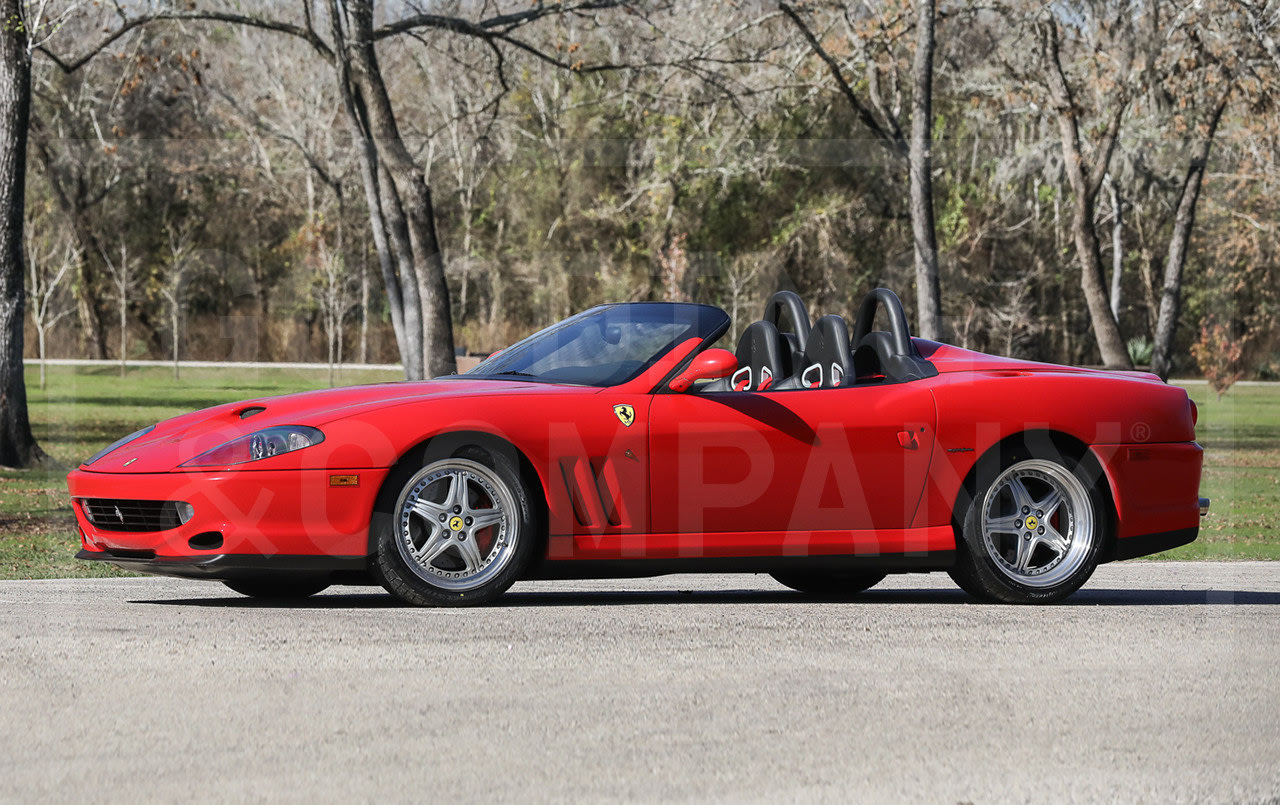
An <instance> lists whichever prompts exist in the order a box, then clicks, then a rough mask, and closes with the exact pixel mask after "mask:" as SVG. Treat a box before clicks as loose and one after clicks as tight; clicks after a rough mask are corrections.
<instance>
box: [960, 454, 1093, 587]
mask: <svg viewBox="0 0 1280 805" xmlns="http://www.w3.org/2000/svg"><path fill="white" fill-rule="evenodd" d="M1029 459H1040V460H1042V461H1051V462H1053V463H1055V464H1058V465H1059V466H1061V467H1063V468H1064V469H1066V470H1067V471H1068V472H1070V473H1071V474H1072V475H1074V476H1075V478H1076V479H1077V480H1078V481H1080V483H1081V484H1082V485H1083V486H1084V489H1085V493H1086V495H1087V498H1088V501H1089V505H1090V507H1091V508H1092V509H1093V526H1094V534H1093V544H1092V545H1090V546H1089V551H1088V553H1087V554H1086V555H1085V557H1084V560H1083V561H1082V562H1081V564H1080V567H1078V568H1077V569H1076V571H1075V572H1074V573H1072V574H1071V575H1070V576H1068V577H1067V578H1066V579H1064V580H1063V581H1061V582H1059V583H1058V584H1055V585H1052V586H1049V587H1032V586H1029V585H1026V584H1022V583H1019V582H1018V581H1017V580H1015V579H1013V578H1011V577H1009V576H1008V575H1007V574H1006V573H1004V571H1002V570H1001V569H1000V567H999V566H998V565H997V564H996V561H995V560H994V559H993V558H992V557H991V556H990V554H989V553H988V552H987V547H986V544H985V540H984V536H983V529H982V509H983V506H984V504H985V502H986V498H987V493H988V492H989V491H990V489H991V487H992V485H993V484H994V483H995V481H996V479H997V478H999V476H1000V475H1001V473H1003V472H1004V471H1005V470H1006V469H1008V468H1010V467H1012V466H1013V465H1014V464H1017V463H1019V462H1021V461H1026V460H1029ZM975 481H976V483H975V485H974V492H973V495H972V497H971V498H970V500H969V505H968V508H967V510H966V512H965V517H964V521H963V525H962V530H961V536H962V543H963V544H962V552H961V556H960V557H959V562H958V566H957V568H956V571H955V572H954V573H953V574H952V575H953V577H955V579H956V581H957V582H958V583H959V584H960V586H961V587H962V588H964V590H965V591H966V592H969V593H970V594H972V595H975V596H977V597H978V598H981V599H983V600H986V601H992V602H1000V603H1009V604H1048V603H1053V602H1055V601H1061V600H1062V599H1064V598H1066V597H1067V596H1069V595H1071V594H1072V593H1074V592H1075V591H1076V590H1078V589H1080V587H1081V586H1082V585H1083V584H1084V583H1085V582H1086V581H1088V580H1089V577H1090V576H1092V575H1093V571H1094V570H1095V569H1096V568H1097V566H1098V562H1099V560H1100V559H1101V557H1102V551H1103V548H1104V546H1105V545H1106V543H1107V542H1108V540H1109V539H1110V534H1111V523H1112V517H1111V506H1110V503H1109V501H1108V499H1107V497H1106V495H1105V494H1104V493H1103V492H1102V489H1101V483H1100V481H1101V473H1100V472H1098V471H1096V469H1095V468H1093V467H1091V466H1090V462H1087V461H1086V462H1080V461H1075V460H1073V459H1070V458H1067V457H1065V456H1063V454H1062V453H1061V452H1060V451H1058V450H1057V449H1054V448H1048V449H1046V448H1044V447H1040V448H1038V449H1033V448H1030V447H1027V446H1019V447H1016V448H1012V449H1005V450H1002V451H1000V452H999V453H998V454H997V455H995V456H993V457H988V458H985V459H983V461H982V462H980V464H979V467H978V470H977V473H976V476H975Z"/></svg>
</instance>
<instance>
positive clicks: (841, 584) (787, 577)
mask: <svg viewBox="0 0 1280 805" xmlns="http://www.w3.org/2000/svg"><path fill="white" fill-rule="evenodd" d="M769 575H770V576H773V578H774V580H775V581H777V582H778V583H779V584H782V585H784V586H786V587H790V588H791V589H793V590H798V591H800V592H802V593H808V594H809V595H817V596H823V597H836V596H845V595H855V594H857V593H860V592H862V591H863V590H868V589H870V588H872V587H874V586H876V585H877V584H879V583H880V582H882V581H884V578H885V576H887V575H888V574H887V573H876V572H872V571H858V570H851V571H827V572H822V571H816V572H814V571H792V572H780V573H770V574H769Z"/></svg>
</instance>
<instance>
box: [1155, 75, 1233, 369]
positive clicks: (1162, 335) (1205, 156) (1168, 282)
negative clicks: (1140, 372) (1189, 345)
mask: <svg viewBox="0 0 1280 805" xmlns="http://www.w3.org/2000/svg"><path fill="white" fill-rule="evenodd" d="M1230 97H1231V90H1230V89H1228V90H1227V91H1226V92H1225V93H1224V94H1223V96H1222V100H1220V101H1219V102H1218V105H1217V106H1216V107H1214V109H1213V111H1212V112H1211V113H1210V117H1209V121H1208V130H1207V131H1206V132H1205V135H1204V137H1203V138H1201V140H1200V142H1198V143H1196V146H1195V151H1194V152H1193V153H1192V155H1191V164H1190V166H1189V167H1188V168H1187V176H1186V178H1185V179H1183V181H1182V191H1181V193H1180V195H1179V197H1178V207H1177V212H1176V213H1175V215H1174V219H1173V233H1172V234H1171V235H1170V236H1169V253H1168V256H1167V257H1166V258H1165V264H1164V289H1163V290H1162V292H1161V294H1160V315H1159V317H1158V318H1157V319H1156V339H1155V341H1156V343H1155V349H1154V351H1153V352H1152V353H1151V371H1152V372H1155V373H1156V374H1157V375H1159V376H1160V379H1161V380H1168V379H1169V372H1170V371H1172V369H1173V342H1174V338H1175V337H1176V336H1177V334H1178V317H1179V315H1180V314H1181V313H1182V269H1183V267H1184V266H1185V265H1186V262H1187V245H1188V244H1189V243H1190V242H1191V230H1192V227H1193V226H1194V225H1195V221H1196V203H1197V202H1198V201H1199V200H1200V187H1201V185H1202V184H1203V182H1204V171H1205V164H1206V163H1207V162H1208V161H1209V149H1210V148H1212V147H1213V136H1214V134H1215V133H1217V130H1218V121H1219V120H1221V119H1222V113H1223V111H1225V110H1226V108H1227V101H1228V100H1229V99H1230Z"/></svg>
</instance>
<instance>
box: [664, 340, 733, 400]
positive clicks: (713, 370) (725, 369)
mask: <svg viewBox="0 0 1280 805" xmlns="http://www.w3.org/2000/svg"><path fill="white" fill-rule="evenodd" d="M737 369H738V358H737V356H735V355H734V354H733V353H732V352H730V351H729V350H727V349H709V350H707V351H706V352H703V353H702V354H701V355H699V356H698V357H696V358H694V359H693V363H691V364H689V367H688V368H687V369H685V370H684V371H683V372H681V373H680V374H678V375H676V377H675V379H674V380H672V381H671V383H670V385H669V386H668V387H669V388H670V389H671V390H672V391H680V392H684V391H688V390H689V389H691V388H693V384H694V383H696V382H697V381H699V380H716V379H718V378H721V377H728V376H729V375H731V374H733V373H734V372H735V371H737Z"/></svg>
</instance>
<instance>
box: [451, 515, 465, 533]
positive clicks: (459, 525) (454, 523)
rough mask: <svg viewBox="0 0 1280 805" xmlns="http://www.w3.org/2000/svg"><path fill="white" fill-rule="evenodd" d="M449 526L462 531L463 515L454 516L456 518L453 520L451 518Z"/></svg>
mask: <svg viewBox="0 0 1280 805" xmlns="http://www.w3.org/2000/svg"><path fill="white" fill-rule="evenodd" d="M449 528H451V529H453V530H454V531H461V530H462V518H461V517H454V518H452V519H451V520H449Z"/></svg>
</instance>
